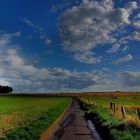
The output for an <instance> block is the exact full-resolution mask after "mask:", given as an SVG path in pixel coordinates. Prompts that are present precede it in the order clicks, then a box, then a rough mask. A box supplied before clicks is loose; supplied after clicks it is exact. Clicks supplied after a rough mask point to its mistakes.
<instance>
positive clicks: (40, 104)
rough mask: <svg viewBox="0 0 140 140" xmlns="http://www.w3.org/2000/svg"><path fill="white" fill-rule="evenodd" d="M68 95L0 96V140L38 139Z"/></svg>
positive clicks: (61, 107) (61, 110) (66, 104)
mask: <svg viewBox="0 0 140 140" xmlns="http://www.w3.org/2000/svg"><path fill="white" fill-rule="evenodd" d="M70 102H71V98H70V97H27V96H21V97H12V96H7V97H6V96H1V97H0V140H25V139H28V140H38V139H39V138H40V136H41V134H42V133H43V132H44V131H45V130H46V129H47V128H49V127H50V126H51V124H52V123H53V122H54V121H55V120H56V119H57V118H58V116H60V114H61V113H62V112H63V111H64V109H65V108H66V107H67V106H68V105H69V104H70Z"/></svg>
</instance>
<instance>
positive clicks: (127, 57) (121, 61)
mask: <svg viewBox="0 0 140 140" xmlns="http://www.w3.org/2000/svg"><path fill="white" fill-rule="evenodd" d="M132 59H133V56H132V55H131V54H127V55H125V56H123V57H121V58H118V59H117V60H115V61H114V62H113V64H120V63H123V62H127V61H131V60H132Z"/></svg>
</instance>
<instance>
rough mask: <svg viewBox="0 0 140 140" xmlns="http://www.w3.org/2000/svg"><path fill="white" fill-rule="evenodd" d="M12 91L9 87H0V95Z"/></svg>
mask: <svg viewBox="0 0 140 140" xmlns="http://www.w3.org/2000/svg"><path fill="white" fill-rule="evenodd" d="M12 91H13V88H12V87H9V86H1V85H0V93H10V92H12Z"/></svg>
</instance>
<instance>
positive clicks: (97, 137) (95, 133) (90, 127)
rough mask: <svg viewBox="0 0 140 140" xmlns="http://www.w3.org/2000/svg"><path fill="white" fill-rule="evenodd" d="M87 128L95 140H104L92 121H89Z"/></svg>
mask: <svg viewBox="0 0 140 140" xmlns="http://www.w3.org/2000/svg"><path fill="white" fill-rule="evenodd" d="M87 126H88V128H89V129H90V131H91V133H92V136H93V138H94V139H95V140H102V138H101V137H100V135H99V133H98V132H97V131H96V128H95V126H94V124H93V123H92V121H91V120H87Z"/></svg>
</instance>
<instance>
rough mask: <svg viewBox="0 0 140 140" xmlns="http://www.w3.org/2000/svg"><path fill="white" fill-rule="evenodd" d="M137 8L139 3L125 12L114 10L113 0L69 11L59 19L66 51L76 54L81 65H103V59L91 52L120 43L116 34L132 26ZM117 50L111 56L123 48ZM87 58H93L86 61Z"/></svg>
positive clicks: (86, 3)
mask: <svg viewBox="0 0 140 140" xmlns="http://www.w3.org/2000/svg"><path fill="white" fill-rule="evenodd" d="M136 8H137V3H136V2H130V3H128V4H127V5H126V6H125V7H124V8H114V3H113V1H112V0H104V1H96V0H93V1H92V0H83V1H82V2H81V3H80V4H79V6H73V7H71V8H69V9H67V10H66V11H64V13H63V14H62V15H61V16H60V19H59V21H60V22H59V31H60V36H61V39H62V42H63V46H64V50H66V51H68V52H71V53H73V56H74V59H76V60H78V61H80V62H83V63H88V64H96V63H99V62H100V61H99V57H100V56H98V55H97V56H96V57H95V56H94V55H91V53H89V52H92V51H94V48H95V47H97V46H98V45H99V44H100V45H103V44H112V43H116V41H117V40H118V39H117V38H116V37H115V36H114V35H113V33H114V32H116V31H117V30H118V28H119V29H120V28H123V27H124V26H127V25H129V24H131V21H130V20H129V16H130V15H131V13H132V11H133V10H134V9H136ZM116 48H117V47H116V46H115V47H114V48H113V49H112V50H110V52H114V51H115V52H116V51H117V50H118V48H119V47H118V48H117V49H116ZM85 52H86V53H85ZM88 53H89V54H88ZM87 54H88V55H89V58H88V59H85V58H87ZM76 55H78V57H76ZM80 57H81V58H80ZM92 59H93V60H92Z"/></svg>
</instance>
